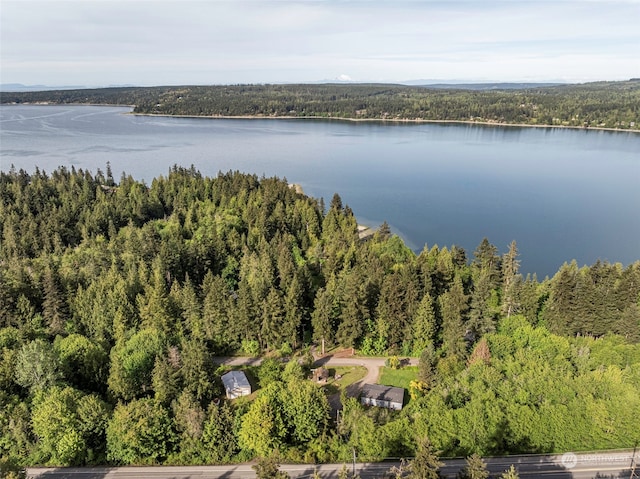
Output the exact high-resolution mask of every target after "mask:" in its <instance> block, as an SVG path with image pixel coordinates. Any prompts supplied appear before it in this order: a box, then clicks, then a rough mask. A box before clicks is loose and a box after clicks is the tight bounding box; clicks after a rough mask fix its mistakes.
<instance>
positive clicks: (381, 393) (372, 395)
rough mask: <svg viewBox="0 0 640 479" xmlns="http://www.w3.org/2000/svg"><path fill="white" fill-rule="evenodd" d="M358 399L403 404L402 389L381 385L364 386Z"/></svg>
mask: <svg viewBox="0 0 640 479" xmlns="http://www.w3.org/2000/svg"><path fill="white" fill-rule="evenodd" d="M360 397H365V398H369V399H377V400H378V401H390V402H397V403H400V404H402V403H403V402H404V389H402V388H394V387H392V386H383V385H382V384H365V385H364V386H363V388H362V394H361V395H360Z"/></svg>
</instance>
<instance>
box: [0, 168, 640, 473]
mask: <svg viewBox="0 0 640 479" xmlns="http://www.w3.org/2000/svg"><path fill="white" fill-rule="evenodd" d="M0 224H1V225H2V228H1V230H0V407H1V410H2V414H1V415H0V456H3V457H4V458H7V460H8V461H9V462H11V463H22V464H54V465H68V464H96V463H110V464H142V463H170V464H201V463H224V462H232V461H243V460H248V459H250V458H252V457H254V456H268V455H269V454H271V453H272V452H273V451H280V453H282V454H283V458H284V459H286V460H291V461H309V462H314V461H320V462H329V461H346V460H349V458H350V457H351V454H352V449H353V448H355V449H356V450H357V451H358V456H359V457H361V458H362V459H371V460H377V459H381V458H384V457H387V456H392V457H400V456H405V457H406V456H412V455H415V452H416V450H417V449H416V448H419V447H421V446H420V442H419V441H420V438H422V437H429V439H430V441H431V443H432V444H433V446H434V447H435V449H436V450H438V451H442V452H443V453H445V454H448V455H454V454H462V455H469V454H472V453H478V454H488V453H491V454H499V453H505V452H550V451H556V450H579V449H598V448H617V447H630V446H632V444H633V441H634V440H637V439H638V429H637V412H638V411H639V410H640V345H639V341H640V307H639V306H640V262H636V263H633V264H631V265H628V266H623V265H620V264H610V263H607V262H597V263H595V264H594V265H592V266H584V267H578V265H577V264H576V263H575V262H572V263H567V264H565V265H563V266H562V267H561V268H560V270H559V271H558V273H557V274H556V275H555V276H554V277H553V278H551V279H546V280H544V281H542V282H540V281H538V280H537V278H536V277H535V276H533V277H530V276H527V277H523V276H522V275H521V274H520V272H519V259H518V251H517V246H516V243H515V242H513V243H512V244H511V245H509V247H508V249H507V250H506V251H505V252H504V253H502V254H501V253H499V251H498V249H497V248H496V247H495V246H494V245H492V244H491V243H490V242H489V241H488V240H486V239H485V240H483V241H482V242H481V243H480V245H479V246H478V247H477V249H476V250H475V251H474V252H473V255H472V257H471V258H468V257H467V253H466V252H465V251H464V250H463V249H462V248H459V247H456V246H452V247H450V248H448V247H438V246H433V247H430V248H429V247H427V246H425V248H424V249H423V250H422V251H421V252H420V253H419V254H416V253H414V252H413V251H412V250H410V249H409V248H408V247H406V246H405V245H404V243H403V242H402V240H401V239H400V238H399V237H397V236H394V235H391V234H390V231H389V228H388V226H387V225H386V224H383V225H382V226H381V227H380V228H379V229H378V231H377V233H376V234H375V235H374V236H373V238H371V239H370V240H369V241H364V242H363V241H361V240H360V239H359V238H358V234H357V221H356V218H355V216H354V213H353V211H352V210H351V209H350V208H349V207H348V206H346V205H343V203H342V200H341V198H340V196H339V195H337V194H336V195H334V197H333V198H332V199H331V201H330V203H329V205H325V204H324V202H323V201H322V200H316V199H313V198H309V197H306V196H304V195H302V194H299V193H297V192H296V191H295V190H294V189H292V188H291V187H290V186H289V185H288V184H287V182H286V180H282V179H278V178H265V177H262V178H260V177H257V176H255V175H249V174H243V173H239V172H228V173H220V174H219V175H218V176H217V177H213V178H210V177H204V176H202V175H201V174H200V173H199V172H198V171H196V170H195V169H194V168H193V167H192V168H182V167H177V166H176V167H173V168H172V169H171V170H170V171H169V172H168V174H167V175H166V176H160V177H158V178H156V179H154V180H153V181H152V182H151V184H150V185H146V184H145V183H143V182H140V181H137V180H135V179H134V178H132V177H131V176H129V175H126V174H124V173H123V174H122V175H121V176H120V178H119V179H118V180H117V181H116V179H115V178H114V177H113V174H112V172H111V169H110V167H109V165H107V168H106V171H105V172H102V171H97V172H96V173H95V174H92V173H90V172H89V171H84V170H76V169H74V168H72V169H71V170H69V169H66V168H59V169H57V170H55V171H53V172H51V173H45V172H44V171H40V170H36V171H35V172H33V173H27V172H25V171H23V170H15V169H10V170H9V171H4V172H0ZM321 341H324V342H325V344H326V345H327V346H333V345H337V346H341V347H355V348H356V349H357V350H358V351H359V352H360V353H361V354H367V355H405V356H406V355H414V356H420V358H421V366H420V374H419V378H418V381H419V384H418V387H416V388H415V391H414V393H415V394H414V399H413V400H412V401H411V402H410V404H409V405H408V407H406V408H405V409H404V410H403V411H401V412H398V413H392V412H388V411H380V410H366V409H364V408H363V407H362V406H360V405H359V404H358V402H357V401H356V400H355V399H345V401H344V409H343V412H342V415H341V422H340V423H339V424H338V425H336V424H334V423H333V421H332V420H330V418H329V417H328V412H329V406H328V402H327V398H326V396H325V395H324V393H322V392H321V391H322V390H321V389H318V388H317V387H316V386H315V385H313V384H312V383H310V382H307V381H305V380H304V378H305V377H306V372H305V370H304V367H306V366H308V362H307V363H304V362H303V364H300V362H299V361H297V360H296V359H294V360H292V361H291V362H290V363H289V364H287V366H286V367H284V366H283V365H282V364H281V363H279V362H276V363H275V364H274V362H269V361H267V362H265V364H263V366H261V368H260V371H259V372H258V374H257V376H258V380H259V382H260V386H261V391H260V392H259V393H258V395H257V397H256V398H255V399H254V400H253V401H238V402H234V403H228V402H226V401H224V400H222V401H220V400H219V398H220V397H221V396H223V392H222V388H221V384H220V380H219V376H220V371H219V370H218V368H217V366H216V365H215V364H214V362H213V358H214V357H215V356H218V355H223V354H229V353H241V354H242V353H244V354H256V353H261V352H271V353H274V352H280V354H283V355H289V354H291V353H292V352H295V351H304V350H305V348H306V347H308V346H309V345H311V344H313V343H315V344H319V343H320V342H321Z"/></svg>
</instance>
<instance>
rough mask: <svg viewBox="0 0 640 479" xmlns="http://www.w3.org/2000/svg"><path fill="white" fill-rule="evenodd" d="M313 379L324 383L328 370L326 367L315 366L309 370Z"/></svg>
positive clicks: (327, 377) (327, 376)
mask: <svg viewBox="0 0 640 479" xmlns="http://www.w3.org/2000/svg"><path fill="white" fill-rule="evenodd" d="M311 374H312V377H313V380H314V381H315V382H317V383H322V384H324V383H326V382H327V380H328V379H329V370H328V369H327V368H316V369H312V370H311Z"/></svg>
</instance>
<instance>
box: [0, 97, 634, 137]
mask: <svg viewBox="0 0 640 479" xmlns="http://www.w3.org/2000/svg"><path fill="white" fill-rule="evenodd" d="M2 105H36V106H65V105H68V106H105V107H122V108H132V109H133V108H135V105H122V104H121V105H115V104H107V103H98V104H96V103H51V102H34V103H2ZM127 115H135V116H153V117H163V118H204V119H208V120H330V121H348V122H355V123H361V122H369V123H372V122H373V123H414V124H430V123H434V124H437V123H441V124H458V125H480V126H498V127H513V128H560V129H568V130H583V131H610V132H618V133H636V134H638V133H640V128H635V129H631V128H629V129H624V128H609V127H604V126H573V125H533V124H529V123H506V122H498V121H477V120H427V119H422V118H413V119H411V118H396V119H392V118H391V119H390V118H348V117H337V116H329V117H327V116H290V115H280V116H268V115H171V114H169V113H136V112H134V111H130V112H129V113H127Z"/></svg>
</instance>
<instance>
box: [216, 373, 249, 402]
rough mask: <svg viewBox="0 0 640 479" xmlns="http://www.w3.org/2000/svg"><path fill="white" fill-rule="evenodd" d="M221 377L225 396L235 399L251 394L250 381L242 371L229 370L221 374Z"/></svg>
mask: <svg viewBox="0 0 640 479" xmlns="http://www.w3.org/2000/svg"><path fill="white" fill-rule="evenodd" d="M221 379H222V384H224V389H225V391H226V393H227V398H229V399H235V398H239V397H242V396H248V395H249V394H251V383H249V380H248V379H247V375H246V374H245V373H244V371H229V372H228V373H226V374H223V375H222V378H221Z"/></svg>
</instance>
